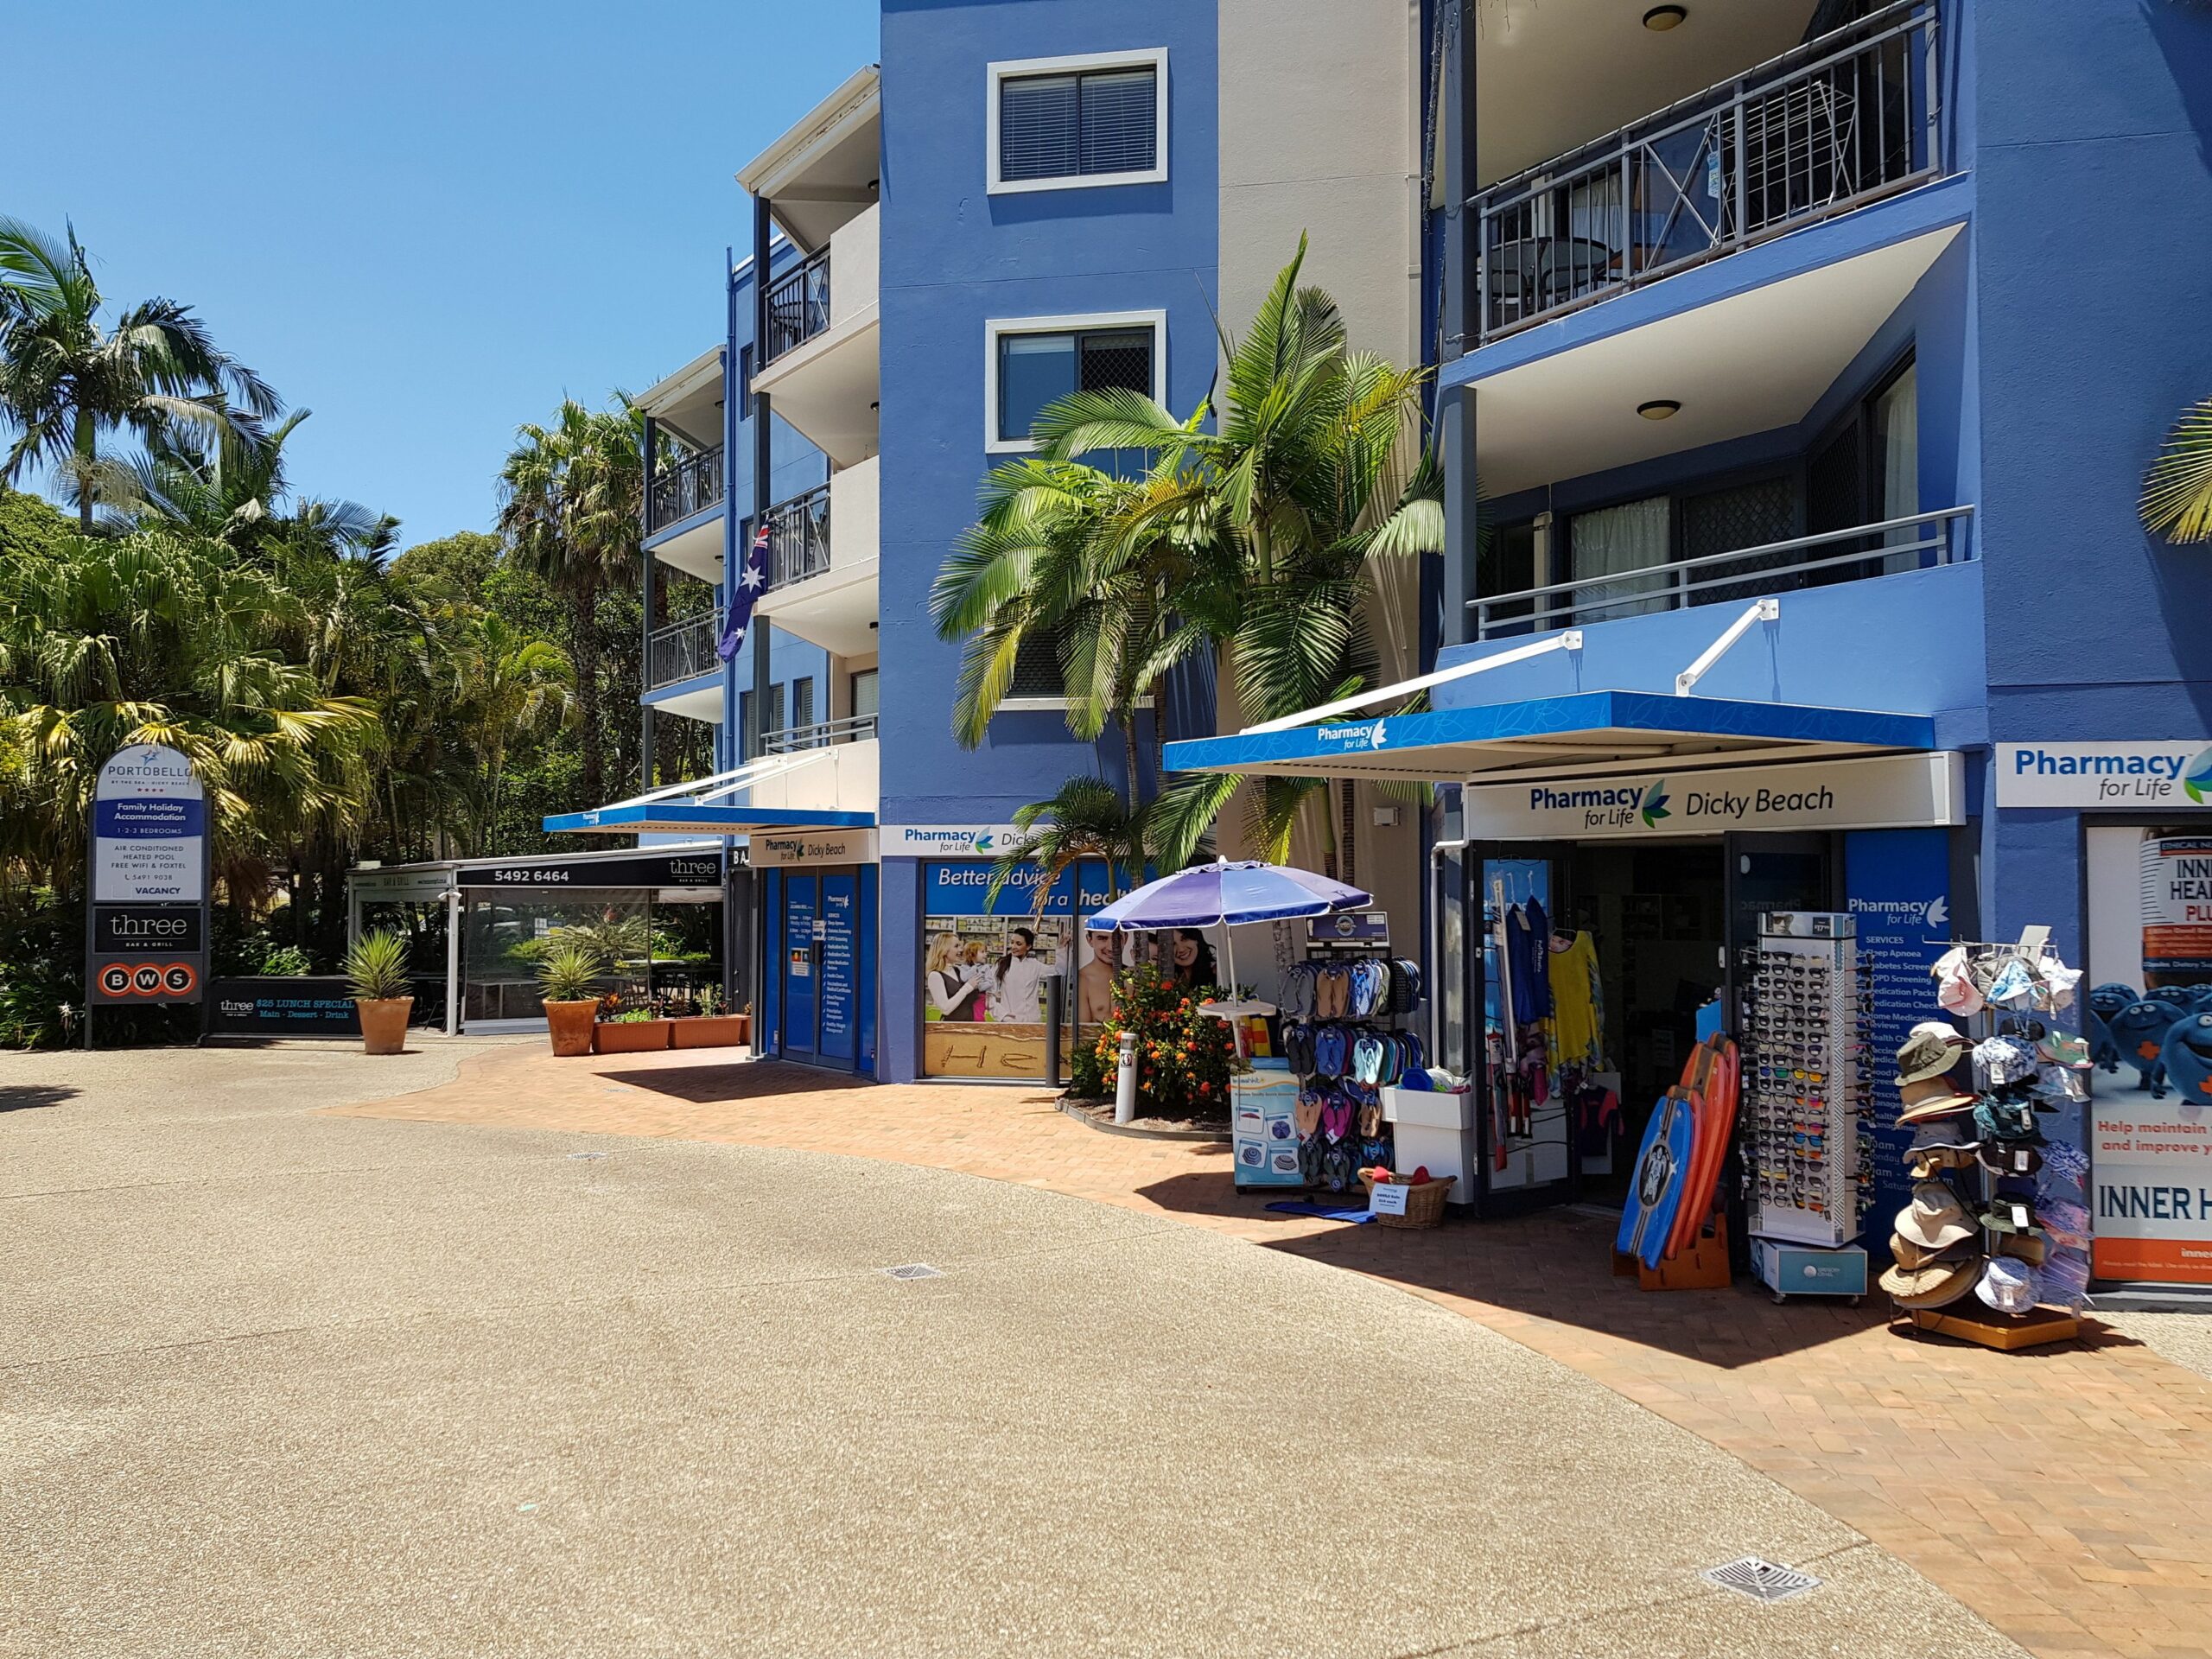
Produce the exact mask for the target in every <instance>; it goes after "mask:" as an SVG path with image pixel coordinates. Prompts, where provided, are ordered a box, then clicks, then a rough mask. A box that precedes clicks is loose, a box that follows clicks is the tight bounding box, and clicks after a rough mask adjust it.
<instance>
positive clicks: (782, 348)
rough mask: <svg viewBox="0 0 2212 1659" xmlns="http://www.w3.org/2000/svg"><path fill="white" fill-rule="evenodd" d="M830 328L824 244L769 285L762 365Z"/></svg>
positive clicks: (826, 249)
mask: <svg viewBox="0 0 2212 1659" xmlns="http://www.w3.org/2000/svg"><path fill="white" fill-rule="evenodd" d="M835 239H836V238H834V237H833V238H831V240H832V241H834V240H835ZM828 327H829V247H828V246H826V245H825V246H823V247H820V248H817V249H816V250H815V251H813V252H812V253H810V254H809V255H808V256H807V257H805V258H804V259H803V260H801V261H800V262H799V263H798V264H796V265H793V266H792V267H791V269H790V270H787V271H785V273H784V274H783V275H782V276H780V277H778V278H776V280H775V281H774V282H772V283H770V284H769V285H768V349H767V350H766V352H765V353H762V354H761V359H760V365H761V367H763V368H766V366H767V365H769V364H771V363H773V362H774V361H775V360H776V359H778V358H779V357H782V356H783V355H784V354H785V353H787V352H792V351H796V350H797V349H798V347H799V346H804V344H806V342H807V341H808V340H812V339H813V338H814V337H815V336H816V335H817V334H821V333H823V331H824V330H826V329H827V328H828Z"/></svg>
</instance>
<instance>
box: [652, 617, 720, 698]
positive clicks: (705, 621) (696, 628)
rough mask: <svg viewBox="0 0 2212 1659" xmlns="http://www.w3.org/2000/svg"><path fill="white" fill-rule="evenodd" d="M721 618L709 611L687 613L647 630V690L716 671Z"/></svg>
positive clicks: (655, 689) (654, 689)
mask: <svg viewBox="0 0 2212 1659" xmlns="http://www.w3.org/2000/svg"><path fill="white" fill-rule="evenodd" d="M720 621H721V619H720V618H718V617H717V616H715V613H713V612H712V611H709V612H708V613H705V614H704V615H702V616H687V617H685V618H684V619H683V620H682V621H681V622H671V623H670V624H669V625H668V626H666V627H664V628H655V629H654V630H653V631H652V632H651V633H649V634H647V635H646V636H645V690H648V691H658V690H660V689H661V687H663V686H664V685H674V684H676V683H677V682H678V681H680V680H690V679H696V677H698V676H700V675H702V674H705V673H709V672H710V671H712V670H713V669H714V667H715V662H716V658H715V641H716V640H717V639H719V638H720V637H721V627H720V626H719V625H720Z"/></svg>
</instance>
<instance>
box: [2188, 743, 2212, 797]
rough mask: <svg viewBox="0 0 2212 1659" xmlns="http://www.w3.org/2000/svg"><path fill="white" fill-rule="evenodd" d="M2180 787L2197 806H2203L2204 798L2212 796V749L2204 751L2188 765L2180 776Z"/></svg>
mask: <svg viewBox="0 0 2212 1659" xmlns="http://www.w3.org/2000/svg"><path fill="white" fill-rule="evenodd" d="M2181 786H2182V788H2183V790H2184V791H2187V793H2188V795H2189V798H2190V800H2192V801H2194V802H2196V804H2197V805H2199V806H2202V805H2203V804H2205V797H2206V796H2208V795H2212V749H2207V750H2205V751H2204V752H2203V753H2201V754H2199V755H2198V756H2197V757H2196V760H2192V761H2190V763H2189V766H2188V769H2187V770H2186V771H2185V772H2183V774H2182V779H2181Z"/></svg>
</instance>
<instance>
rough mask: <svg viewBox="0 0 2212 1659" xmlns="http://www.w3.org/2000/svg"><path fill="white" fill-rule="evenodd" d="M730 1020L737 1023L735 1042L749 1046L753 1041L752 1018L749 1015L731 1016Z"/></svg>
mask: <svg viewBox="0 0 2212 1659" xmlns="http://www.w3.org/2000/svg"><path fill="white" fill-rule="evenodd" d="M730 1018H731V1019H733V1020H736V1021H737V1040H738V1041H739V1042H741V1043H745V1044H748V1045H749V1044H751V1042H752V1041H753V1016H752V1015H751V1014H732V1015H731V1016H730Z"/></svg>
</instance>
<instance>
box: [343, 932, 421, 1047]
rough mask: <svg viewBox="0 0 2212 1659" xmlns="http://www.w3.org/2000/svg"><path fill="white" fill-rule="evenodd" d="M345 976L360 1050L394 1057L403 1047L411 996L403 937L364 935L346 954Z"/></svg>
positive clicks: (411, 1007) (412, 1003) (399, 934)
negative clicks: (358, 1021)
mask: <svg viewBox="0 0 2212 1659" xmlns="http://www.w3.org/2000/svg"><path fill="white" fill-rule="evenodd" d="M346 979H347V981H348V982H350V983H351V985H352V987H353V1006H354V1007H356V1008H357V1009H359V1011H360V1015H361V1048H362V1052H365V1053H369V1054H397V1053H399V1052H401V1051H402V1050H404V1048H405V1047H406V1046H407V1017H408V1015H409V1014H411V1013H413V1012H414V1009H415V995H414V991H413V989H412V988H411V983H410V981H409V979H408V976H407V938H406V936H405V935H404V934H403V933H401V932H399V931H397V930H396V929H392V928H383V929H379V930H378V931H376V932H373V933H365V934H363V935H362V936H361V937H360V938H359V939H357V940H356V941H355V942H354V944H353V949H352V950H348V951H347V952H346Z"/></svg>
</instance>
